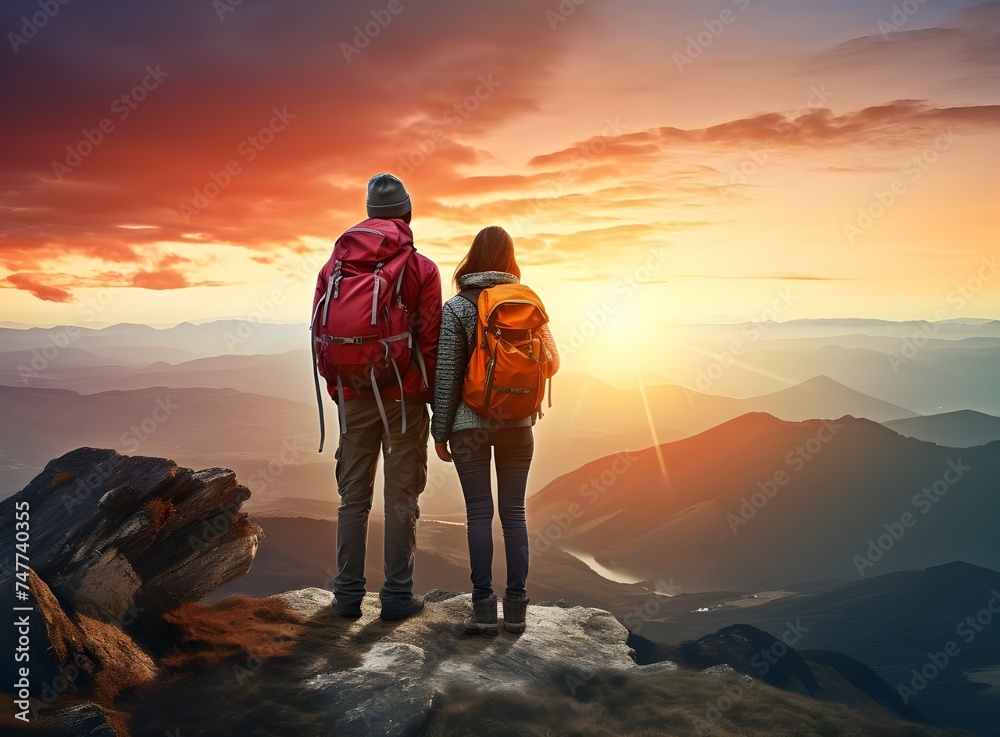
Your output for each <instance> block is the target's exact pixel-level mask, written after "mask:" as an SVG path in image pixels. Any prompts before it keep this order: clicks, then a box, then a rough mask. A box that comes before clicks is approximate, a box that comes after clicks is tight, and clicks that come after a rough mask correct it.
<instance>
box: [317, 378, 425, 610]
mask: <svg viewBox="0 0 1000 737" xmlns="http://www.w3.org/2000/svg"><path fill="white" fill-rule="evenodd" d="M385 410H386V416H387V417H388V421H389V431H390V433H391V434H392V435H391V441H392V443H391V445H392V451H391V452H390V453H388V454H386V455H385V456H384V463H385V583H384V584H383V585H382V589H381V591H380V592H379V597H380V598H381V599H382V601H383V602H387V601H388V602H392V601H405V600H407V599H410V598H411V596H412V594H413V554H414V549H415V548H416V530H417V518H418V517H419V516H420V508H419V507H418V505H417V498H418V497H419V496H420V493H421V492H422V491H423V490H424V486H425V484H426V483H427V437H428V434H429V430H430V419H429V417H428V413H427V405H426V404H424V403H423V402H418V401H412V402H411V401H408V402H406V434H405V435H404V434H402V433H401V432H400V430H401V420H402V409H401V407H400V403H399V402H398V401H395V402H394V401H392V400H389V401H387V402H386V404H385ZM345 411H346V419H347V432H346V433H343V434H341V436H340V445H339V446H338V447H337V454H336V459H337V469H336V474H337V492H338V493H339V494H340V505H339V506H338V508H337V577H336V578H335V579H334V581H333V592H334V594H335V595H336V597H337V601H338V602H339V603H340V604H343V605H351V604H354V603H357V602H360V601H361V599H362V598H363V597H364V595H365V547H366V542H367V537H368V513H369V512H370V511H371V508H372V497H373V495H374V488H375V471H376V468H377V466H378V459H379V456H380V455H382V447H383V445H384V444H386V442H387V441H388V440H389V439H390V438H386V437H384V435H385V428H384V427H383V426H382V419H381V417H380V416H379V413H378V406H377V405H376V404H375V398H374V395H373V396H370V397H369V396H362V397H356V398H354V399H348V400H347V401H346V406H345Z"/></svg>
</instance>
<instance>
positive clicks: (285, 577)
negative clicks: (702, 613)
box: [212, 508, 663, 616]
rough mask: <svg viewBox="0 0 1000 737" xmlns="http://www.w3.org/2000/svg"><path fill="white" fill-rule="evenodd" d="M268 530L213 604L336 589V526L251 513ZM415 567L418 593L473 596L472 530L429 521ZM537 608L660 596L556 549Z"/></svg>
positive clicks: (378, 540) (618, 604) (372, 527)
mask: <svg viewBox="0 0 1000 737" xmlns="http://www.w3.org/2000/svg"><path fill="white" fill-rule="evenodd" d="M247 511H248V512H250V513H251V515H252V516H253V519H254V521H255V522H256V523H257V524H258V525H260V527H261V528H262V529H263V530H264V534H265V539H266V540H267V543H266V544H262V545H261V546H260V549H259V550H258V552H257V557H256V558H255V559H254V563H253V566H252V567H251V569H250V571H249V572H248V573H247V574H246V575H244V576H243V577H242V578H240V579H238V580H236V581H232V582H230V583H228V584H225V585H224V586H222V587H220V588H219V589H217V590H216V591H215V592H213V594H212V596H213V598H217V597H219V596H222V595H225V594H229V593H234V592H243V593H247V594H251V595H254V596H269V595H271V594H275V593H280V592H282V591H287V590H288V588H289V587H290V586H291V587H295V586H318V587H320V588H325V589H327V590H331V589H332V588H333V579H334V577H335V576H336V571H337V548H336V540H337V536H336V531H337V524H336V521H332V520H326V519H309V518H305V517H275V516H270V515H266V514H265V515H258V514H257V513H256V512H254V511H253V510H252V509H250V508H247ZM383 540H384V526H383V522H382V515H381V514H380V513H377V512H373V513H372V516H371V517H370V519H369V523H368V554H367V557H366V559H365V577H366V579H367V581H368V590H369V591H377V590H378V587H379V586H381V583H382V581H383V580H384V576H383V572H382V548H383ZM494 551H495V552H494V558H495V560H496V561H497V563H498V565H499V568H495V569H494V574H495V575H494V585H495V586H497V587H498V589H497V590H498V591H499V592H500V594H501V596H502V593H503V583H502V582H503V581H504V577H503V574H502V570H503V569H502V566H503V564H502V562H501V561H502V560H503V538H502V537H501V536H500V535H499V534H498V535H497V536H496V539H495V540H494ZM416 556H417V557H416V563H415V565H414V588H415V590H416V591H426V590H429V589H433V588H438V589H441V588H450V589H452V590H456V591H468V590H470V589H471V583H470V581H469V548H468V538H467V536H466V531H465V525H464V524H449V523H443V522H435V521H433V520H427V519H421V520H420V521H419V522H418V527H417V554H416ZM529 586H530V590H531V594H530V595H531V597H532V601H535V602H541V601H546V600H548V601H553V600H558V599H565V600H569V601H572V602H573V603H574V604H583V605H586V606H600V607H605V608H607V609H608V610H609V611H612V612H613V613H615V614H617V615H618V616H625V614H626V613H628V612H631V611H634V610H636V608H637V607H639V608H641V607H642V606H643V605H644V604H646V603H647V602H649V601H656V600H658V599H662V598H663V597H653V596H652V595H651V593H650V591H649V590H647V589H646V588H644V587H643V586H640V585H634V584H633V585H629V584H620V583H615V582H613V581H608V580H607V579H605V578H602V577H601V576H599V575H597V574H596V573H594V572H593V571H592V570H591V569H590V568H588V567H587V566H586V565H584V564H583V563H581V562H580V561H578V560H576V559H575V558H574V557H573V556H571V555H568V554H566V553H564V552H563V551H561V550H558V549H553V550H551V551H549V552H547V553H545V554H539V555H536V556H534V558H533V559H532V562H531V576H530V581H529Z"/></svg>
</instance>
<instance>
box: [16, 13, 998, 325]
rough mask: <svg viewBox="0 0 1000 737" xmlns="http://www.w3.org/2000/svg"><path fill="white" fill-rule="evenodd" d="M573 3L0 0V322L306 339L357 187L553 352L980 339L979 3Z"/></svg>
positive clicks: (989, 254) (983, 137)
mask: <svg viewBox="0 0 1000 737" xmlns="http://www.w3.org/2000/svg"><path fill="white" fill-rule="evenodd" d="M576 3H577V4H574V3H573V2H571V0H564V2H563V3H562V4H561V5H560V4H559V3H558V2H555V1H554V0H550V1H547V2H545V1H543V2H536V1H534V0H533V1H531V2H529V1H527V0H524V1H510V2H467V1H461V2H460V1H459V0H444V1H442V0H376V1H375V2H370V3H369V2H336V3H334V2H319V1H313V2H308V1H306V0H282V1H281V2H278V0H243V1H242V2H241V3H239V4H237V3H236V0H218V1H217V2H214V3H213V2H212V0H181V1H179V2H170V3H162V2H161V3H149V2H118V3H113V2H83V1H82V0H77V1H76V2H69V3H68V4H66V5H58V6H57V12H56V13H55V15H53V16H51V17H49V16H47V15H46V14H45V11H44V10H40V7H42V6H45V5H46V3H42V4H41V5H39V3H38V2H37V0H35V1H34V2H28V1H25V2H21V1H9V2H6V3H4V6H3V9H2V10H0V19H2V28H3V31H4V33H5V36H6V41H7V45H6V46H5V48H4V50H3V52H2V53H3V55H4V61H3V66H4V74H3V77H2V82H0V85H2V92H3V100H4V114H3V118H4V126H3V128H4V135H3V136H2V137H0V148H2V155H0V168H2V170H0V177H2V182H3V186H2V187H0V208H2V214H0V218H2V222H0V269H2V271H0V286H2V287H4V289H3V290H0V320H2V321H9V322H17V323H24V324H38V325H51V324H57V323H81V324H93V325H95V326H96V325H99V324H104V323H114V322H122V321H127V322H147V323H150V324H156V325H166V324H174V323H177V322H181V321H184V320H206V319H211V318H218V317H247V316H250V315H252V314H254V313H255V311H258V310H263V311H267V312H268V314H269V316H270V317H271V318H272V319H277V320H290V321H291V320H301V321H305V320H307V317H308V311H309V304H310V299H311V291H312V284H313V282H314V279H315V273H316V271H317V269H318V267H319V266H320V265H321V263H322V261H324V260H325V259H326V256H327V255H328V253H329V249H330V247H331V245H332V243H333V241H334V240H335V239H336V237H337V235H339V233H340V232H341V231H343V230H344V229H345V228H347V227H349V226H351V225H353V224H354V223H355V222H357V221H359V220H361V219H363V218H364V192H365V183H366V182H367V180H368V178H369V177H370V176H371V175H372V174H374V173H377V172H379V171H391V172H394V173H397V174H399V175H400V176H401V177H402V178H403V179H404V181H405V183H406V185H407V187H408V188H409V190H410V193H411V197H412V199H413V202H414V220H413V229H414V233H415V236H416V243H417V247H418V249H419V250H420V251H422V252H423V253H425V254H427V255H428V256H430V257H431V258H433V259H434V260H435V261H437V262H438V264H439V265H440V267H441V272H442V275H443V276H444V278H445V280H446V282H447V281H448V280H450V276H451V273H452V271H453V270H454V267H455V265H456V263H457V262H458V260H459V258H460V257H461V255H462V253H463V252H464V250H465V249H466V248H467V247H468V245H469V243H470V242H471V239H472V237H473V236H474V235H475V233H476V231H477V230H478V229H479V228H481V227H483V226H486V225H490V224H498V225H502V226H504V227H506V228H507V229H508V230H509V231H510V232H511V233H512V235H513V236H514V238H515V245H516V248H517V250H518V254H519V257H520V260H521V263H522V267H523V281H525V283H528V284H529V285H532V286H536V287H537V288H538V291H540V292H541V293H542V296H543V298H544V299H545V301H546V303H547V304H548V305H549V308H550V312H551V313H552V318H553V327H554V332H555V333H556V335H557V337H558V336H560V335H561V336H563V339H565V336H566V335H568V334H570V333H571V332H572V331H573V330H574V328H575V327H576V326H579V324H580V323H581V321H582V320H583V319H585V316H586V315H587V314H588V310H591V311H592V310H595V309H597V310H600V309H603V308H602V305H606V304H608V303H609V302H610V303H611V304H612V305H613V306H612V308H611V309H609V310H608V311H607V312H608V321H609V322H610V325H611V326H612V327H614V328H615V330H614V331H612V332H613V333H614V334H616V335H617V336H618V337H619V338H621V337H622V336H626V337H628V336H629V335H630V332H629V331H635V334H638V331H643V330H649V329H651V328H653V327H655V325H657V324H659V323H661V322H702V321H714V320H727V321H730V320H733V319H743V320H754V319H760V318H761V317H771V316H776V317H778V319H782V320H785V319H793V318H802V317H877V318H886V319H894V320H898V319H932V318H934V317H935V316H936V313H937V316H939V317H940V316H942V314H943V316H945V317H948V318H952V317H960V316H977V317H992V318H1000V278H995V277H1000V264H998V263H997V258H998V254H1000V247H998V242H1000V240H998V236H1000V208H998V207H997V203H998V202H1000V177H998V176H997V171H998V169H1000V74H998V73H1000V2H986V3H976V2H965V1H962V0H926V1H925V2H923V3H921V2H918V0H908V2H905V3H902V4H899V3H894V2H889V1H888V0H838V1H837V2H829V0H827V1H823V2H821V1H820V0H795V1H794V2H793V0H715V1H714V2H699V3H691V2H679V1H676V2H675V1H654V0H627V1H626V2H621V1H616V2H611V1H610V0H582V1H581V0H576ZM52 5H53V6H56V5H57V4H56V3H55V2H53V3H52ZM904 6H905V9H904ZM387 19H388V22H386V20H387ZM39 20H44V25H43V26H41V27H38V25H39V24H38V23H37V21H39ZM26 21H27V23H26ZM102 125H103V128H104V130H101V128H102ZM88 138H89V139H90V140H89V141H88ZM93 141H96V145H92V142H93ZM227 166H228V167H229V171H228V172H227ZM227 179H228V180H229V181H228V182H227V181H226V180H227ZM218 183H223V184H225V186H221V187H216V184H218ZM206 188H207V190H208V192H207V193H210V194H213V195H214V196H213V197H212V198H211V199H205V200H200V199H199V196H196V190H197V191H198V192H201V193H203V194H207V193H206ZM893 190H895V191H893ZM890 200H891V201H890ZM862 215H864V216H862ZM869 216H871V217H869ZM969 285H971V286H972V287H975V288H974V289H973V290H972V291H971V292H970V298H969V299H966V300H964V304H962V305H961V307H959V305H958V300H955V299H949V296H950V295H952V294H953V292H954V290H955V289H956V288H958V287H960V286H961V287H963V288H967V287H968V286H969ZM109 290H110V291H109ZM446 294H450V285H448V284H446ZM789 294H790V295H792V296H793V298H792V299H786V298H785V297H784V296H783V295H789ZM271 300H274V301H275V302H280V304H275V305H273V311H271V307H269V306H268V303H269V302H270V301H271ZM88 301H89V303H90V304H91V305H93V304H99V305H100V306H101V309H99V310H97V312H96V316H95V314H94V311H93V310H86V309H84V305H86V304H88ZM775 304H781V305H784V306H783V307H782V309H781V311H780V312H779V313H778V314H776V315H770V314H768V310H769V308H771V307H772V306H773V305H775ZM85 315H86V316H87V318H85V317H84V316H85ZM88 319H89V320H90V322H89V323H88Z"/></svg>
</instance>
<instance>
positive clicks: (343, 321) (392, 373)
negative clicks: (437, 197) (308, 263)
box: [311, 226, 428, 453]
mask: <svg viewBox="0 0 1000 737" xmlns="http://www.w3.org/2000/svg"><path fill="white" fill-rule="evenodd" d="M412 253H413V242H412V241H409V240H406V241H403V242H395V241H394V240H393V239H390V238H388V237H387V236H386V235H385V233H383V232H381V231H380V230H376V229H375V228H369V227H363V226H358V227H355V228H351V229H350V230H348V231H346V232H345V233H344V234H343V235H342V236H340V238H339V239H338V240H337V243H336V244H335V245H334V247H333V253H332V254H331V255H330V260H329V261H328V262H327V265H326V266H325V267H324V268H323V269H321V270H320V274H319V278H318V280H317V293H322V295H323V296H321V297H320V298H319V299H318V300H317V302H316V307H315V309H314V310H313V316H312V325H311V332H312V340H311V343H312V353H313V378H314V380H315V383H316V401H317V402H318V403H319V426H320V441H319V452H320V453H322V452H323V442H324V440H325V437H326V427H325V421H324V418H323V398H322V393H321V391H320V385H319V375H320V374H322V376H323V378H325V379H326V381H327V389H328V391H330V392H331V394H332V392H333V389H334V387H336V391H337V405H338V412H339V417H340V431H341V432H342V433H343V432H345V431H346V430H347V418H346V416H345V412H344V384H345V383H346V384H347V385H348V386H350V387H351V388H352V389H353V390H354V391H357V392H372V393H374V395H375V402H376V404H377V405H378V410H379V415H380V416H381V417H382V424H383V426H384V427H385V431H386V437H388V436H389V421H388V419H387V417H386V414H385V406H384V405H383V403H382V397H381V395H380V394H379V389H380V388H384V387H385V386H387V385H389V384H390V383H393V382H395V383H398V385H399V389H400V401H401V402H402V401H403V400H402V396H403V373H405V372H406V370H407V369H408V367H409V365H410V360H411V358H412V357H414V356H415V357H416V359H417V363H418V365H419V367H420V373H421V377H422V379H423V385H424V387H425V388H426V387H427V386H428V383H427V369H426V367H425V366H424V360H423V353H422V352H421V351H420V347H419V346H415V345H414V342H415V341H414V338H413V333H412V332H411V331H410V323H409V320H408V318H407V311H406V307H405V306H404V305H403V301H402V297H401V295H400V289H401V287H402V284H403V274H404V272H405V270H406V264H407V262H408V261H409V258H410V254H412ZM402 409H403V428H402V431H403V432H404V433H405V432H406V406H405V405H403V407H402ZM391 450H392V448H391V445H387V447H386V449H385V452H386V453H389V452H390V451H391Z"/></svg>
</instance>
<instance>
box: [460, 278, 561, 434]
mask: <svg viewBox="0 0 1000 737" xmlns="http://www.w3.org/2000/svg"><path fill="white" fill-rule="evenodd" d="M460 294H461V296H463V297H465V299H467V300H469V301H470V302H472V303H473V304H474V305H476V311H477V313H478V316H477V318H476V331H475V333H474V334H473V339H472V345H471V346H470V348H471V350H470V353H469V365H468V368H467V370H466V372H465V383H464V384H463V386H462V401H464V402H465V403H466V404H467V405H468V406H469V407H470V408H471V409H473V410H474V411H475V412H477V413H479V414H481V415H486V416H488V417H492V418H493V419H495V420H500V421H502V420H520V419H524V418H525V417H530V416H531V415H532V414H535V413H538V416H539V417H541V416H542V399H543V397H544V396H545V382H546V381H548V382H549V406H550V407H551V406H552V374H553V373H554V371H553V365H552V359H551V356H550V355H549V353H548V351H547V350H546V349H545V346H544V344H543V343H542V340H541V337H540V336H539V331H540V330H541V328H542V326H543V325H545V324H546V323H548V321H549V316H548V314H546V312H545V307H544V305H542V301H541V300H540V299H539V298H538V295H537V294H535V293H534V292H533V291H532V290H531V289H529V288H528V287H526V286H524V285H523V284H498V285H496V286H493V287H489V288H487V289H483V290H481V291H479V294H478V297H476V296H475V291H474V290H470V291H463V292H460Z"/></svg>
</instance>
